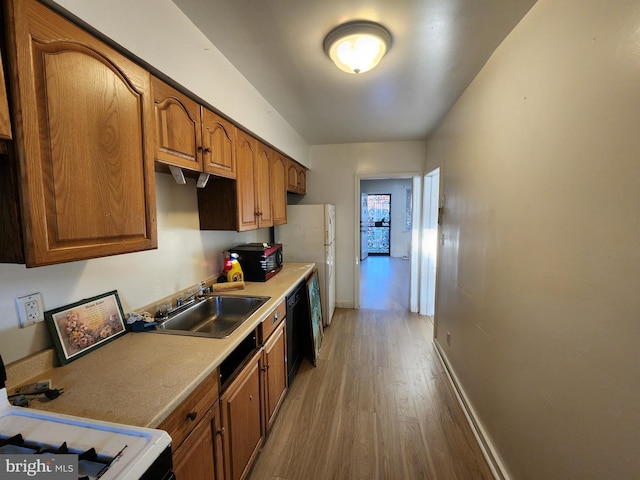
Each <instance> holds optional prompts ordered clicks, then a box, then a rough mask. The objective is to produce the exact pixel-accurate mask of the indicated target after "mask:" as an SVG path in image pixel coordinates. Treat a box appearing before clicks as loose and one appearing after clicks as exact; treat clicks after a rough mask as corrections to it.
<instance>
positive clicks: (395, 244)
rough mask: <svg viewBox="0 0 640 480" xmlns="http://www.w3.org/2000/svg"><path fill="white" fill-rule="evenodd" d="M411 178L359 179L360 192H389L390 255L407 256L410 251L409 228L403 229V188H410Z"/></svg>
mask: <svg viewBox="0 0 640 480" xmlns="http://www.w3.org/2000/svg"><path fill="white" fill-rule="evenodd" d="M412 183H413V181H412V180H411V178H394V179H385V180H361V181H360V192H361V193H370V194H391V212H390V214H391V217H390V219H391V232H390V233H391V242H390V250H391V256H392V257H403V256H407V257H408V256H409V254H410V253H411V230H408V231H405V230H404V228H405V211H406V210H405V190H406V189H407V188H408V189H409V190H411V186H412Z"/></svg>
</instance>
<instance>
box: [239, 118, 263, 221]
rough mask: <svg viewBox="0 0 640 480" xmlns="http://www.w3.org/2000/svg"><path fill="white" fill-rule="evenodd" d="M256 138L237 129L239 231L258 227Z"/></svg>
mask: <svg viewBox="0 0 640 480" xmlns="http://www.w3.org/2000/svg"><path fill="white" fill-rule="evenodd" d="M256 150H257V146H256V140H255V139H253V138H252V137H250V136H249V135H247V134H246V133H244V132H243V131H241V130H236V170H237V171H236V175H237V177H236V178H237V200H238V228H237V230H238V231H239V232H244V231H246V230H255V229H257V228H258V215H257V214H256V213H257V212H256V206H257V203H258V200H257V198H256V188H255V183H254V179H255V176H256V175H255V165H256V160H255V158H256V153H257V152H256Z"/></svg>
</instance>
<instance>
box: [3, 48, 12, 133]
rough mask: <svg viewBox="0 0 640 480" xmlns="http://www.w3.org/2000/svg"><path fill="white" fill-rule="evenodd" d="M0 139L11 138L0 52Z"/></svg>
mask: <svg viewBox="0 0 640 480" xmlns="http://www.w3.org/2000/svg"><path fill="white" fill-rule="evenodd" d="M0 139H4V140H11V121H10V120H9V102H8V101H7V89H6V86H5V83H4V70H3V69H2V55H1V54H0Z"/></svg>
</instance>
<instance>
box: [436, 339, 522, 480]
mask: <svg viewBox="0 0 640 480" xmlns="http://www.w3.org/2000/svg"><path fill="white" fill-rule="evenodd" d="M433 344H434V345H435V347H436V352H438V358H439V359H440V362H441V363H442V366H443V367H444V370H445V372H446V373H447V378H448V379H449V382H450V383H451V386H452V387H453V391H454V392H455V394H456V398H457V399H458V403H460V406H461V407H462V411H463V412H464V416H465V417H466V419H467V422H468V423H469V426H470V427H471V431H472V432H473V435H474V436H475V437H476V440H477V441H478V445H479V446H480V449H481V450H482V454H483V455H484V458H485V459H486V460H487V463H488V464H489V468H490V469H491V473H493V478H495V479H496V480H511V477H509V474H508V473H507V469H506V468H505V467H504V465H503V464H502V462H501V461H500V456H499V455H498V454H497V450H496V449H495V447H494V445H493V443H492V442H491V439H490V438H489V437H488V436H487V435H486V432H485V431H484V428H483V427H482V424H481V423H480V421H479V420H478V416H477V415H476V412H475V411H474V410H473V407H472V406H471V403H469V401H468V399H467V395H466V394H465V392H464V388H462V385H461V384H460V382H459V381H458V378H457V377H456V374H455V372H454V371H453V369H452V368H451V367H450V366H449V363H448V362H447V357H446V356H445V354H444V352H443V351H442V349H441V347H440V344H439V343H438V342H437V339H435V338H434V339H433Z"/></svg>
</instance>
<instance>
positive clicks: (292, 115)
mask: <svg viewBox="0 0 640 480" xmlns="http://www.w3.org/2000/svg"><path fill="white" fill-rule="evenodd" d="M173 1H174V3H175V4H176V5H177V6H178V7H179V8H180V9H181V10H182V11H183V12H184V13H185V14H186V15H187V16H188V17H189V18H190V19H191V21H192V22H193V23H194V24H195V25H196V26H197V27H198V28H199V29H200V30H201V31H202V32H203V33H204V34H205V35H206V36H207V37H208V38H209V39H210V40H211V41H212V43H213V44H214V45H215V46H216V47H217V48H218V49H219V50H220V51H221V52H222V53H223V55H225V56H226V57H227V59H228V60H229V61H230V62H231V63H232V64H233V65H234V66H235V67H236V68H237V69H238V70H239V71H240V72H241V73H242V74H243V75H244V76H245V77H246V78H247V79H248V80H249V82H251V84H252V85H253V86H254V87H255V88H256V89H257V90H258V91H259V92H260V93H261V94H262V95H263V96H264V97H265V98H266V99H267V101H269V102H270V103H271V105H273V107H274V108H275V109H276V110H277V111H278V112H279V113H280V114H281V115H282V116H283V117H284V118H285V119H286V120H287V121H288V122H289V123H290V124H291V126H292V127H293V128H294V129H295V130H296V131H297V132H298V133H299V134H300V135H301V136H302V137H303V138H304V139H305V140H306V141H307V142H309V143H310V144H312V145H317V144H329V143H351V142H375V141H400V140H423V139H425V138H426V137H427V136H428V135H429V133H430V132H431V130H432V129H433V128H434V127H435V126H436V125H437V124H438V122H439V121H440V119H441V118H442V116H443V115H444V114H445V113H446V112H447V111H448V109H449V108H450V107H451V105H452V104H453V103H454V102H455V101H456V99H457V98H458V97H459V95H460V94H461V93H462V92H463V91H464V89H465V88H466V87H467V86H468V85H469V83H470V82H471V81H472V80H473V78H474V77H475V76H476V74H477V73H478V72H479V70H480V69H481V68H482V66H483V65H484V64H485V62H486V61H487V60H488V58H489V57H490V56H491V54H492V53H493V51H494V50H495V48H496V47H497V46H498V45H499V44H500V42H501V41H502V40H503V39H504V38H505V37H506V35H507V34H508V33H509V32H510V31H511V30H512V29H513V27H514V26H515V25H516V24H517V23H518V22H519V21H520V19H521V18H522V17H523V16H524V15H525V14H526V13H527V12H528V11H529V10H530V8H531V7H532V6H533V4H534V3H535V0H386V1H383V0H368V1H366V0H363V1H358V0H173ZM357 19H366V20H372V21H376V22H379V23H382V24H383V25H384V26H386V27H387V28H388V29H389V30H390V31H391V33H392V35H393V45H392V47H391V50H390V51H389V53H388V54H387V55H386V56H385V57H384V58H383V59H382V62H381V63H380V65H379V66H378V67H377V68H375V69H374V70H372V71H370V72H366V73H363V74H361V75H351V74H347V73H344V72H342V71H340V70H338V69H337V68H336V67H335V66H334V65H333V64H332V63H331V61H330V60H329V59H328V58H327V57H326V56H325V54H324V51H323V49H322V41H323V39H324V37H325V35H326V34H327V33H328V32H329V31H330V30H331V29H332V28H334V27H335V26H336V25H338V24H340V23H343V22H346V21H349V20H357Z"/></svg>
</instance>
